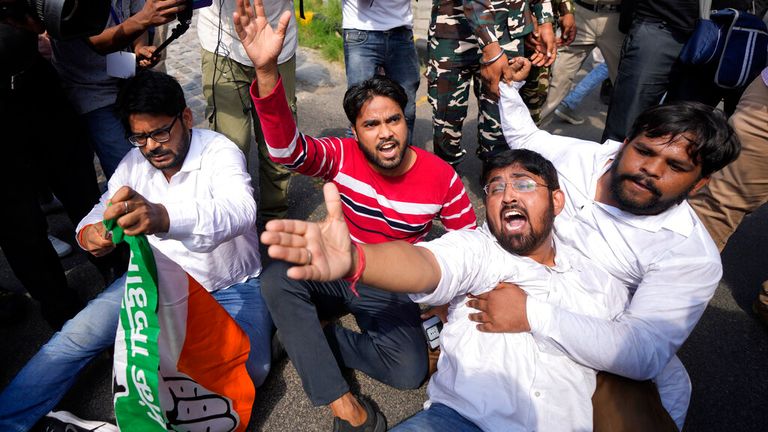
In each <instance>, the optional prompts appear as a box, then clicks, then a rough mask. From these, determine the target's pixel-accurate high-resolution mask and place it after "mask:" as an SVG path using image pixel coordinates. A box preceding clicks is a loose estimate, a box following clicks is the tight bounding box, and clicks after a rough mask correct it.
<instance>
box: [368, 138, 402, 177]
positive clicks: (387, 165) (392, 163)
mask: <svg viewBox="0 0 768 432" xmlns="http://www.w3.org/2000/svg"><path fill="white" fill-rule="evenodd" d="M389 143H395V145H397V147H398V148H399V147H400V141H399V140H398V139H396V138H392V139H391V140H383V141H379V143H378V144H376V150H378V149H379V148H381V146H383V145H386V144H389ZM357 146H358V147H360V150H362V152H363V155H365V159H366V160H368V162H370V163H372V164H373V165H375V166H377V167H379V168H381V169H387V170H389V169H395V168H397V167H399V166H400V164H401V163H403V159H405V158H404V156H405V152H406V151H407V150H408V144H406V145H405V146H403V148H402V150H401V151H400V152H399V154H398V155H397V156H396V157H395V158H394V159H392V160H382V159H381V158H379V157H378V155H377V153H376V150H374V151H373V152H371V151H369V150H368V148H367V147H365V146H364V145H363V144H362V143H361V142H359V141H358V143H357Z"/></svg>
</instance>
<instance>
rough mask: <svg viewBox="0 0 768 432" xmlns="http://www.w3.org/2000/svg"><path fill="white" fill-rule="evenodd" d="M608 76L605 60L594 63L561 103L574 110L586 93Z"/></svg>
mask: <svg viewBox="0 0 768 432" xmlns="http://www.w3.org/2000/svg"><path fill="white" fill-rule="evenodd" d="M606 78H608V65H607V64H605V62H603V63H600V64H598V65H596V66H595V67H594V68H592V70H591V71H589V73H588V74H587V76H585V77H584V78H582V80H581V81H579V83H578V84H576V87H574V88H573V90H571V91H570V93H568V96H566V97H565V99H563V102H562V104H563V105H565V106H567V107H568V108H570V109H572V110H575V109H576V108H578V107H579V104H581V101H582V100H584V97H586V96H587V95H588V94H590V93H591V92H592V90H594V88H595V87H597V86H599V85H600V84H601V83H602V82H603V81H605V79H606Z"/></svg>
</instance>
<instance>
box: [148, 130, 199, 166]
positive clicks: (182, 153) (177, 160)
mask: <svg viewBox="0 0 768 432" xmlns="http://www.w3.org/2000/svg"><path fill="white" fill-rule="evenodd" d="M182 134H183V135H182V137H181V142H186V143H187V145H186V146H184V147H180V148H179V150H178V151H179V152H178V153H176V154H174V157H173V159H171V160H170V161H168V162H165V163H164V164H162V165H158V164H157V163H155V161H154V160H153V159H152V158H153V157H156V156H163V155H166V154H173V152H172V151H171V150H168V149H166V148H165V147H164V146H162V145H161V146H159V147H158V148H156V149H155V150H153V151H151V152H147V153H144V152H141V154H143V155H144V157H145V158H146V159H147V161H148V162H149V163H150V164H152V166H153V167H155V168H157V169H159V170H166V169H171V168H176V167H178V166H181V165H182V164H183V163H184V159H185V158H186V157H187V153H188V152H189V146H190V144H191V139H190V138H191V134H190V132H189V130H187V129H184V130H183V131H182Z"/></svg>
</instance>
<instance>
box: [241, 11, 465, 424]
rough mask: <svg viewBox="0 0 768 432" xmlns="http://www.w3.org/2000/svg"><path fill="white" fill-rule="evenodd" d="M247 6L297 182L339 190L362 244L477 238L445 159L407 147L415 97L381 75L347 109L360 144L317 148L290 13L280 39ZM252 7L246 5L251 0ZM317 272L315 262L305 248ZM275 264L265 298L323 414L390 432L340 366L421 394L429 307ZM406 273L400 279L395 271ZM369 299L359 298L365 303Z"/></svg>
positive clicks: (246, 41) (259, 94)
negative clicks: (308, 124) (289, 78)
mask: <svg viewBox="0 0 768 432" xmlns="http://www.w3.org/2000/svg"><path fill="white" fill-rule="evenodd" d="M243 1H244V0H238V12H236V13H235V24H236V30H237V32H238V35H239V36H240V39H241V41H242V42H243V45H244V47H245V50H246V52H247V53H248V56H249V57H250V58H251V61H252V62H253V64H254V66H255V67H256V72H257V73H256V80H255V81H254V83H253V85H252V86H251V96H252V97H253V103H254V107H255V108H256V111H257V113H258V116H259V119H260V120H261V127H262V130H263V132H264V137H265V141H266V143H267V146H268V149H269V152H270V157H271V158H272V159H273V160H274V161H276V162H279V163H282V164H283V165H285V166H286V167H288V168H289V169H291V170H294V171H296V172H299V173H302V174H305V175H310V176H314V177H321V178H324V179H326V180H327V181H332V182H333V183H335V184H336V185H337V187H338V189H339V192H340V194H341V201H342V207H343V212H344V216H345V219H346V221H347V223H348V225H349V228H350V236H351V237H352V240H353V241H355V242H358V243H381V242H387V241H392V240H405V241H408V242H411V243H415V242H417V241H419V240H421V239H423V238H424V236H426V235H427V233H428V232H429V229H430V228H431V226H432V220H433V219H434V218H435V217H439V218H440V219H441V220H442V222H443V224H444V225H445V227H446V228H447V229H449V230H457V229H473V228H475V214H474V211H473V209H472V205H471V203H470V201H469V198H468V197H467V194H466V191H465V190H464V186H463V184H462V183H461V179H459V177H458V175H457V174H456V172H455V171H454V170H453V169H452V168H451V167H450V166H449V165H448V164H447V163H445V162H443V161H442V160H441V159H439V158H438V157H436V156H434V155H433V154H431V153H428V152H426V151H424V150H421V149H418V148H414V147H410V146H408V128H407V125H406V122H405V116H404V113H403V110H404V107H405V105H406V102H407V97H406V95H405V92H404V91H403V89H402V88H401V87H400V86H399V85H398V84H396V83H394V82H393V81H391V80H389V79H387V78H383V77H377V78H372V79H370V80H368V81H365V82H363V83H361V84H359V85H357V86H354V87H352V88H350V89H349V90H348V91H347V94H346V95H345V97H344V110H345V112H346V114H347V117H348V118H349V120H350V122H351V123H352V124H353V125H354V126H353V131H354V134H355V138H354V139H353V138H312V137H309V136H306V135H303V134H301V133H300V132H298V130H297V129H296V125H295V123H294V121H293V117H292V115H291V112H290V110H289V109H288V105H287V104H286V102H285V98H284V97H282V94H283V89H282V83H281V81H280V78H279V76H278V72H277V63H276V59H277V56H278V54H279V53H280V49H281V46H282V39H283V36H284V33H285V26H286V25H287V23H288V19H289V15H288V14H286V15H284V16H283V17H281V21H280V24H279V25H278V27H277V29H274V30H273V29H272V28H271V27H270V26H269V24H268V22H267V21H266V20H265V18H264V13H263V8H262V6H261V2H260V1H258V0H257V2H256V4H255V13H254V12H253V9H252V8H251V7H250V4H248V3H245V4H243ZM245 1H247V0H245ZM303 251H304V252H303V253H306V256H305V257H301V258H302V260H304V261H306V262H311V261H312V256H311V253H310V251H309V250H306V249H304V250H303ZM288 267H289V266H288V265H287V264H285V263H283V262H275V263H273V264H272V265H270V266H269V267H267V269H266V270H265V271H264V274H263V275H262V281H263V291H262V293H263V295H264V298H265V300H266V301H267V306H268V307H269V309H270V312H271V313H272V317H273V320H274V322H275V325H276V326H277V328H278V330H279V331H280V339H281V341H282V342H283V344H284V345H285V349H286V351H287V352H288V355H289V356H290V358H291V360H292V361H293V364H294V366H295V367H296V370H297V371H298V373H299V376H300V377H301V379H302V383H303V385H304V390H305V391H306V393H307V395H308V396H309V398H310V400H311V401H312V403H313V404H315V405H316V406H321V405H329V407H330V408H331V411H332V412H333V414H334V416H335V417H336V419H335V420H334V430H369V431H383V430H385V428H386V425H385V420H384V418H383V416H382V414H381V413H379V412H377V411H375V410H374V409H373V408H372V406H371V405H370V403H369V402H367V401H361V400H359V399H357V398H356V397H355V396H354V395H352V393H351V392H350V390H349V386H348V384H347V382H346V381H345V379H344V377H343V376H342V374H341V370H340V364H341V365H343V366H344V367H348V368H353V369H357V370H360V371H363V372H365V373H366V374H367V375H369V376H371V377H373V378H375V379H377V380H379V381H381V382H384V383H386V384H389V385H392V386H394V387H397V388H403V389H405V388H415V387H418V386H419V385H421V383H422V382H423V381H424V378H425V376H426V372H427V350H426V341H425V339H424V336H423V334H422V329H421V320H420V319H419V309H418V307H417V306H416V305H415V304H414V303H412V302H411V301H410V299H409V298H408V297H407V296H406V295H402V294H393V293H388V292H385V291H381V290H379V289H377V288H373V287H370V286H366V285H363V284H359V285H357V292H353V290H351V289H350V288H352V287H351V286H350V283H349V282H347V281H345V280H337V281H332V282H325V283H318V282H309V281H296V280H292V279H290V278H288V277H287V276H286V271H287V269H288ZM393 272H396V269H393ZM357 293H359V296H358V295H357ZM345 312H350V313H352V314H353V315H354V316H355V318H356V320H357V323H358V325H359V327H360V329H361V332H360V333H358V332H354V331H351V330H348V329H346V328H343V327H341V326H338V325H334V324H329V325H326V326H325V327H323V326H322V325H321V322H320V320H321V319H328V318H332V317H334V316H338V315H339V314H341V313H345Z"/></svg>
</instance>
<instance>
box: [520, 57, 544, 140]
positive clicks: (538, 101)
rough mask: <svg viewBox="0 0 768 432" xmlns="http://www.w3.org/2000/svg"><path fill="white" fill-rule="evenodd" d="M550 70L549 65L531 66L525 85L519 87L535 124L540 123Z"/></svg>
mask: <svg viewBox="0 0 768 432" xmlns="http://www.w3.org/2000/svg"><path fill="white" fill-rule="evenodd" d="M550 70H551V68H550V66H542V67H538V66H532V67H531V72H530V73H529V74H528V79H527V80H526V81H525V85H524V86H523V87H522V88H521V89H520V97H522V98H523V102H525V106H527V107H528V111H530V112H531V118H532V119H533V121H534V122H535V123H536V124H537V125H539V124H541V112H542V111H543V110H544V103H545V102H547V93H548V92H549V78H550V74H549V72H550Z"/></svg>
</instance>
